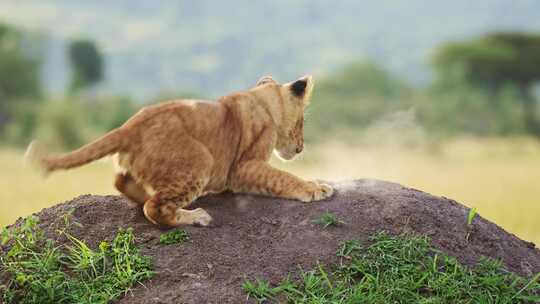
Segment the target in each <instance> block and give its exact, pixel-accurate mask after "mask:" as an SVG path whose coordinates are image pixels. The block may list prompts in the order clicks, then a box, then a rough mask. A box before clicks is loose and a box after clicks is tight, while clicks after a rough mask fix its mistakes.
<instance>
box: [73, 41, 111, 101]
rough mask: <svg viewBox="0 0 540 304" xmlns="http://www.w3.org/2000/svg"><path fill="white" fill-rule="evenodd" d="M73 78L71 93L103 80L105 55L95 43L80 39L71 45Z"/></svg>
mask: <svg viewBox="0 0 540 304" xmlns="http://www.w3.org/2000/svg"><path fill="white" fill-rule="evenodd" d="M69 60H70V63H71V69H72V76H71V84H70V88H69V91H70V93H76V92H78V91H79V90H81V89H84V88H88V87H91V86H93V85H95V84H97V83H99V82H100V81H101V80H102V79H103V69H104V67H103V66H104V62H103V55H102V54H101V52H100V51H99V49H98V48H97V46H96V44H95V43H94V42H93V41H90V40H85V39H78V40H73V41H72V42H71V43H70V45H69Z"/></svg>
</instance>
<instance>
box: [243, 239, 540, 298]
mask: <svg viewBox="0 0 540 304" xmlns="http://www.w3.org/2000/svg"><path fill="white" fill-rule="evenodd" d="M372 241H373V243H372V244H371V245H369V246H367V247H363V246H361V245H360V243H359V242H357V241H348V242H345V243H343V244H342V245H341V247H340V248H339V249H338V250H337V253H336V255H337V257H338V258H339V262H338V263H337V265H334V266H333V267H331V268H330V267H324V266H323V265H320V264H318V265H317V267H316V268H315V269H313V270H311V271H300V272H299V274H298V277H299V279H298V280H296V281H295V282H291V281H290V280H289V279H286V280H285V281H283V282H282V283H280V284H279V285H278V286H276V287H272V286H270V284H268V283H267V282H264V281H260V280H257V281H256V282H250V281H246V282H245V283H244V285H243V287H244V290H245V291H246V293H247V296H248V297H249V298H252V299H255V300H256V301H257V302H258V303H263V302H264V303H268V302H272V303H275V302H279V303H344V304H345V303H538V302H539V301H540V283H539V281H538V280H539V278H540V274H538V275H536V276H535V277H533V278H532V279H530V280H526V279H524V278H521V277H518V276H516V275H514V274H512V273H509V272H507V271H505V270H504V269H503V268H502V267H501V263H500V262H497V261H493V260H489V259H482V260H481V261H480V262H479V263H478V264H477V265H476V266H475V267H474V268H467V267H465V266H463V265H461V264H460V263H459V262H458V261H457V260H456V259H455V258H453V257H450V256H448V255H445V254H443V253H441V252H440V251H437V250H435V249H434V248H433V247H431V245H430V241H429V239H428V238H427V237H421V236H412V235H402V236H399V237H393V236H389V235H388V234H385V233H380V234H377V235H375V236H374V237H373V238H372ZM278 299H279V301H278Z"/></svg>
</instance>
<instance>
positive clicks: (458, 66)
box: [434, 33, 540, 136]
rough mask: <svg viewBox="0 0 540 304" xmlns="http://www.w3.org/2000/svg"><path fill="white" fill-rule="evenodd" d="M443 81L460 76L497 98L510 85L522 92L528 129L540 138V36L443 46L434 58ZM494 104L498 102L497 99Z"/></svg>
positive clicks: (499, 35)
mask: <svg viewBox="0 0 540 304" xmlns="http://www.w3.org/2000/svg"><path fill="white" fill-rule="evenodd" d="M434 64H435V67H436V69H437V71H438V72H439V76H440V79H442V82H443V83H444V82H448V80H449V79H450V80H451V79H452V78H454V79H455V77H454V76H456V75H460V76H463V77H464V79H465V80H466V81H467V82H469V83H471V84H472V85H474V86H478V87H482V88H485V89H487V90H488V92H489V93H490V94H491V95H492V96H495V95H496V94H498V93H499V92H500V91H501V90H502V89H503V88H504V87H505V86H506V85H508V84H510V85H514V86H515V87H517V88H518V91H519V93H520V98H519V100H520V101H521V102H522V107H523V118H524V123H525V126H526V128H527V130H528V131H529V132H530V133H532V134H534V135H536V136H540V121H539V118H538V115H537V112H538V109H537V106H536V101H535V99H534V96H533V93H532V89H533V86H534V84H535V83H536V82H538V81H540V35H536V34H527V33H495V34H490V35H487V36H485V37H482V38H479V39H476V40H472V41H464V42H454V43H448V44H446V45H444V46H442V47H441V48H440V49H439V50H438V51H437V53H436V55H435V57H434ZM493 101H497V99H496V98H493Z"/></svg>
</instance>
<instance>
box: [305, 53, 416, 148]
mask: <svg viewBox="0 0 540 304" xmlns="http://www.w3.org/2000/svg"><path fill="white" fill-rule="evenodd" d="M409 91H410V90H409V89H408V88H407V87H406V86H405V85H404V84H403V83H402V82H400V81H399V80H397V79H395V78H393V77H392V76H391V75H389V74H388V73H387V72H386V71H385V70H384V69H382V68H381V67H379V66H377V65H376V64H373V63H365V62H360V63H353V64H349V65H346V66H344V67H343V68H342V69H341V70H339V71H338V72H337V73H334V74H332V75H331V76H330V77H327V78H325V79H322V80H321V81H318V82H317V83H316V89H315V91H314V95H313V102H312V103H311V105H310V107H309V108H308V116H309V118H308V120H307V123H308V124H309V125H310V127H309V128H306V132H307V133H306V138H307V139H308V140H317V139H318V138H323V137H324V135H327V134H329V133H335V131H337V130H339V131H340V132H341V133H343V132H345V131H346V130H351V131H353V133H354V130H356V131H357V130H358V129H361V128H366V127H368V126H369V125H371V124H372V123H374V122H375V121H377V120H378V119H380V118H381V117H383V116H384V115H385V114H387V113H390V112H395V111H400V110H404V109H407V108H409V107H410V106H411V104H410V103H409V101H410V98H409V99H404V98H402V97H403V96H405V95H407V94H409Z"/></svg>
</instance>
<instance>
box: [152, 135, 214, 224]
mask: <svg viewBox="0 0 540 304" xmlns="http://www.w3.org/2000/svg"><path fill="white" fill-rule="evenodd" d="M183 142H184V143H185V145H186V146H188V147H190V149H188V150H185V151H176V153H178V154H175V155H169V158H168V159H167V163H166V164H164V163H163V159H164V158H161V163H160V166H159V167H160V168H164V169H163V170H160V169H158V168H155V171H154V172H153V176H154V177H155V178H154V180H149V185H150V186H151V187H152V189H153V190H154V191H155V194H153V195H152V197H151V198H149V199H148V200H147V201H146V202H145V204H144V208H143V210H144V214H145V216H146V218H147V219H148V220H149V221H151V222H152V223H154V224H156V225H160V226H169V227H174V226H178V225H193V224H195V225H201V226H207V225H208V224H209V223H210V221H212V217H211V216H210V215H209V214H208V213H207V212H206V211H205V210H203V209H201V208H197V209H195V210H186V209H183V208H186V207H188V206H189V205H190V204H191V203H192V202H193V201H195V200H196V199H197V198H198V197H199V196H201V195H202V194H203V192H204V189H205V187H206V185H207V184H208V182H209V180H210V174H211V171H212V166H213V162H214V160H213V157H212V155H211V154H210V152H209V151H208V149H206V147H205V146H203V145H202V144H201V143H199V142H198V141H196V140H193V139H190V138H186V139H184V140H183ZM154 156H155V155H154Z"/></svg>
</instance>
